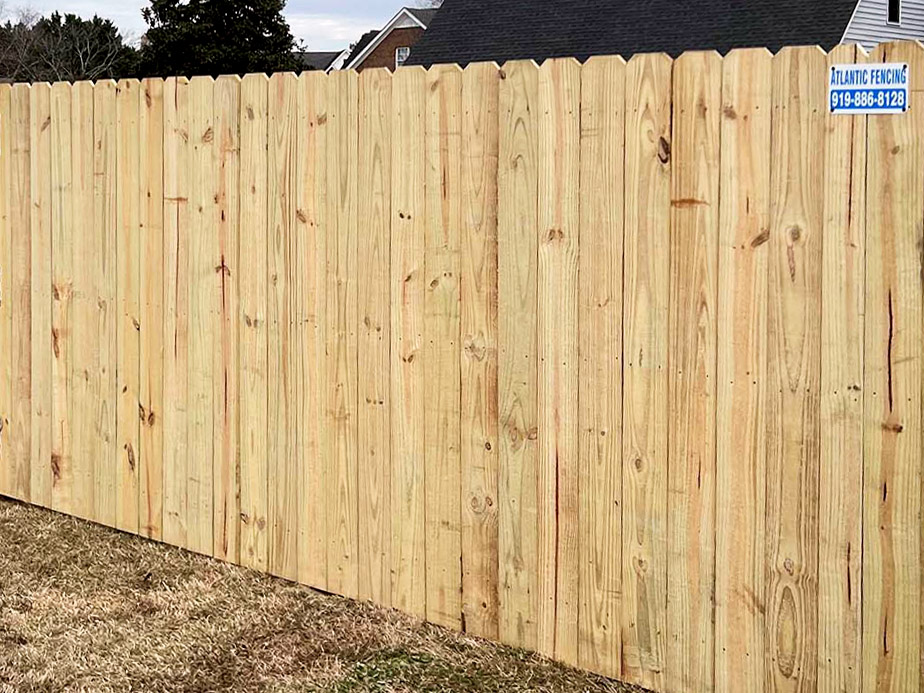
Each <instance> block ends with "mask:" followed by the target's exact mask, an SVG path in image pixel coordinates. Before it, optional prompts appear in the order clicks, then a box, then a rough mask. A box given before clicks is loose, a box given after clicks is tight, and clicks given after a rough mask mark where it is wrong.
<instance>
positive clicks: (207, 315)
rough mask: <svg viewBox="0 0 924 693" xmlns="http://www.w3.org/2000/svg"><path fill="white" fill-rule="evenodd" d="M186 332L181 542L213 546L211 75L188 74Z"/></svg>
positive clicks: (214, 157) (203, 549)
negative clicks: (184, 514)
mask: <svg viewBox="0 0 924 693" xmlns="http://www.w3.org/2000/svg"><path fill="white" fill-rule="evenodd" d="M188 137H189V144H188V147H189V178H188V185H189V206H188V210H189V218H188V221H189V234H188V244H189V245H188V254H187V262H188V265H187V266H188V280H189V332H188V349H189V351H188V356H187V361H186V378H187V379H186V386H187V388H188V390H187V397H188V399H187V410H186V427H187V436H188V439H187V446H188V453H187V455H188V456H187V468H186V479H187V482H186V483H187V486H186V502H187V505H186V512H187V525H186V530H187V535H186V548H188V549H190V550H192V551H195V552H196V553H201V554H204V555H206V556H211V555H213V554H214V546H215V544H214V517H215V495H214V489H215V484H214V479H215V476H214V475H215V460H216V457H217V454H216V449H215V425H216V419H217V416H216V412H217V406H216V405H217V403H216V402H215V390H214V381H215V379H216V376H217V374H216V373H215V363H214V354H215V350H216V349H217V348H218V339H219V336H220V330H221V326H220V323H219V319H218V311H219V308H220V305H221V304H220V301H221V297H220V293H219V281H220V276H221V275H220V272H218V271H216V268H218V267H219V266H220V258H219V254H218V220H219V219H218V146H217V141H216V140H217V137H216V135H215V81H214V80H213V79H212V78H211V77H193V78H192V79H191V80H190V81H189V129H188Z"/></svg>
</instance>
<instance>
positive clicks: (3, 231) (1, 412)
mask: <svg viewBox="0 0 924 693" xmlns="http://www.w3.org/2000/svg"><path fill="white" fill-rule="evenodd" d="M12 89H13V88H12V86H10V85H9V84H2V85H0V494H4V495H7V496H13V495H15V492H16V491H15V489H16V479H15V473H16V462H15V459H14V457H13V446H12V436H11V434H12V429H11V427H10V426H11V422H12V419H13V370H12V368H13V357H12V354H13V284H12V279H13V242H12V232H13V189H12V188H13V165H14V157H13V151H12V149H13V123H12V110H11V103H10V101H11V95H12Z"/></svg>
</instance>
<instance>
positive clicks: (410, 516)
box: [0, 43, 924, 693]
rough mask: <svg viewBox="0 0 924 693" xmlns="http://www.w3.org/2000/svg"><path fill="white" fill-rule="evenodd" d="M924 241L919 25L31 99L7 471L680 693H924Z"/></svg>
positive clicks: (13, 218) (20, 146)
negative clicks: (828, 38) (894, 83)
mask: <svg viewBox="0 0 924 693" xmlns="http://www.w3.org/2000/svg"><path fill="white" fill-rule="evenodd" d="M853 62H858V63H863V62H907V63H908V64H909V65H910V74H911V76H912V90H911V94H912V102H911V108H910V110H909V112H908V113H906V114H904V115H895V116H881V117H869V118H868V117H866V116H851V117H845V116H839V115H830V114H828V108H827V106H826V104H825V98H826V92H825V84H826V80H827V74H828V72H829V71H830V69H831V67H832V66H833V65H839V64H844V63H853ZM922 248H924V47H922V46H921V45H919V44H913V43H898V44H887V45H884V46H880V47H879V48H877V49H876V51H875V52H874V53H873V54H871V55H867V53H866V52H865V51H864V50H863V49H862V48H859V47H855V46H839V47H837V48H836V49H835V50H833V51H832V52H831V53H829V54H827V55H826V54H825V53H824V52H823V51H820V50H819V49H818V48H815V47H808V48H785V49H783V50H781V51H780V52H779V53H778V54H776V55H775V56H774V55H771V54H770V53H769V52H767V51H766V50H764V49H747V50H736V51H732V52H731V53H730V54H728V55H727V56H724V57H722V56H719V55H718V54H716V53H712V52H697V53H688V54H684V55H683V56H680V57H679V58H677V59H675V60H672V59H671V58H670V57H668V56H666V55H663V54H658V55H639V56H634V57H633V58H632V59H631V60H629V61H628V62H627V61H624V60H623V59H622V58H619V57H596V58H592V59H590V60H589V61H588V62H586V63H585V64H583V65H581V64H580V63H578V62H577V61H575V60H573V59H570V58H563V59H556V60H550V61H547V62H545V63H543V64H542V65H537V64H536V63H534V62H531V61H515V62H510V63H507V64H505V65H503V66H498V65H495V64H493V63H478V64H472V65H469V66H467V67H465V68H460V67H457V66H436V67H433V68H431V69H430V70H428V71H427V70H422V69H420V68H401V69H399V70H398V71H397V72H396V73H394V74H391V73H389V72H388V71H385V70H370V71H366V72H364V73H362V74H361V75H357V74H355V73H352V72H338V73H333V74H330V75H324V74H320V73H305V74H303V75H301V76H296V75H293V74H289V73H286V74H277V75H273V76H271V77H267V76H265V75H247V76H245V77H243V78H239V77H236V76H224V77H219V78H217V79H213V78H212V77H194V78H191V79H186V78H182V77H176V78H169V79H166V80H161V79H146V80H143V81H137V80H122V81H120V82H119V83H115V82H111V81H101V82H98V83H95V84H91V83H88V82H82V83H77V84H73V85H71V84H67V83H57V84H54V85H49V84H35V85H31V86H30V85H18V84H17V85H0V494H2V495H4V496H8V497H11V498H17V499H20V500H22V501H25V502H30V503H33V504H36V505H39V506H43V507H48V508H52V509H55V510H58V511H60V512H63V513H67V514H71V515H74V516H76V517H80V518H83V519H88V520H92V521H96V522H99V523H101V524H104V525H107V526H111V527H115V528H118V529H121V530H124V531H128V532H131V533H135V534H139V535H141V536H145V537H148V538H151V539H155V540H161V541H164V542H167V543H169V544H173V545H176V546H181V547H184V548H187V549H191V550H194V551H197V552H200V553H203V554H206V555H209V556H214V557H216V558H219V559H221V560H224V561H228V562H232V563H239V564H241V565H245V566H248V567H252V568H255V569H257V570H260V571H265V572H269V573H272V574H275V575H278V576H281V577H284V578H288V579H291V580H297V581H299V582H301V583H304V584H308V585H311V586H313V587H316V588H319V589H323V590H328V591H331V592H335V593H338V594H341V595H344V596H348V597H353V598H359V599H363V600H369V601H372V602H374V603H377V604H380V605H384V606H392V607H395V608H397V609H400V610H402V611H405V612H407V613H410V614H413V615H415V616H418V617H420V618H425V619H427V620H429V621H431V622H434V623H437V624H441V625H444V626H447V627H450V628H454V629H458V630H462V631H464V632H467V633H470V634H473V635H477V636H482V637H486V638H489V639H493V640H499V641H501V642H504V643H508V644H512V645H516V646H519V647H524V648H526V649H530V650H535V651H538V652H541V653H543V654H546V655H549V656H551V657H554V658H556V659H558V660H560V661H563V662H566V663H568V664H573V665H577V666H581V667H583V668H586V669H591V670H594V671H597V672H600V673H602V674H605V675H607V676H611V677H614V678H618V679H622V680H625V681H629V682H632V683H636V684H640V685H642V686H644V687H647V688H650V689H652V690H654V691H659V692H660V691H670V692H672V693H693V692H694V691H695V692H698V691H720V692H723V693H737V692H738V691H755V692H757V693H761V692H764V691H765V692H767V693H770V692H771V691H774V692H775V691H800V692H803V691H804V692H808V691H823V692H825V693H835V692H837V693H841V692H856V693H860V692H862V691H892V692H895V693H906V692H911V693H913V692H915V691H921V690H922V687H924V672H922V664H921V662H922V651H924V650H922V647H924V636H922V626H924V613H922V602H924V573H922V569H921V562H922V555H924V526H922V523H921V513H922V507H924V501H922V496H924V481H922V479H924V474H922V472H924V469H922V467H924V453H922V450H924V438H922V435H924V434H922V431H924V420H922V404H924V402H922V399H924V327H922V325H924V282H922V276H924V255H922Z"/></svg>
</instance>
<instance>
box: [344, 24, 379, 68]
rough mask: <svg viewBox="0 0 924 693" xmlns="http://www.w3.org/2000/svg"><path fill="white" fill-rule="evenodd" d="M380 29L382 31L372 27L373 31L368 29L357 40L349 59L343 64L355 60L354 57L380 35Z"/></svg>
mask: <svg viewBox="0 0 924 693" xmlns="http://www.w3.org/2000/svg"><path fill="white" fill-rule="evenodd" d="M380 31H381V29H372V30H371V31H367V32H366V33H365V34H363V35H362V36H361V37H360V39H359V41H357V42H356V43H355V44H354V45H353V50H351V51H350V55H349V56H347V59H346V60H345V61H344V63H343V64H344V65H349V64H350V63H351V62H353V59H354V58H355V57H356V56H357V55H359V54H360V53H362V52H363V51H364V50H365V49H366V46H368V45H369V44H370V43H372V40H373V39H374V38H375V37H376V36H378V35H379V32H380Z"/></svg>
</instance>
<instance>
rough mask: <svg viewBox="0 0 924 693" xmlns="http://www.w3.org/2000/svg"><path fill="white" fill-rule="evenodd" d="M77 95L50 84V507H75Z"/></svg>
mask: <svg viewBox="0 0 924 693" xmlns="http://www.w3.org/2000/svg"><path fill="white" fill-rule="evenodd" d="M73 95H74V92H73V90H72V89H71V85H70V84H68V83H67V82H56V83H55V84H53V85H52V87H51V170H50V171H45V172H44V175H46V176H47V175H50V177H51V249H52V258H51V268H52V270H51V271H52V276H51V279H52V287H51V297H52V304H51V309H52V311H51V348H52V356H53V358H52V361H51V376H52V390H53V393H52V410H53V411H52V427H51V473H52V484H51V507H53V508H54V509H55V510H57V511H59V512H63V513H71V512H73V508H72V496H73V491H74V488H73V487H74V470H73V463H72V460H73V445H74V441H73V437H74V434H73V423H74V421H73V416H74V412H73V406H74V404H76V402H74V401H73V398H74V392H73V380H72V378H71V375H72V365H73V364H72V361H73V355H72V353H71V350H72V348H73V342H74V329H75V324H74V322H73V318H74V315H73V313H74V306H73V289H74V245H75V244H74V236H75V230H76V227H77V223H76V221H75V219H74V170H73V164H72V161H73V158H72V154H73V153H72V151H71V149H72V143H73V136H74V134H75V133H74V132H72V123H73V122H75V121H74V118H73V117H72V113H71V106H72V102H73V98H72V96H73Z"/></svg>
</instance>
